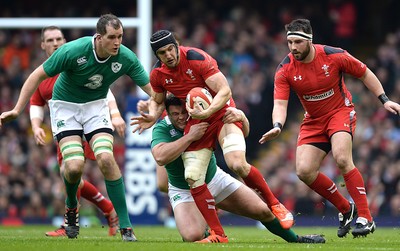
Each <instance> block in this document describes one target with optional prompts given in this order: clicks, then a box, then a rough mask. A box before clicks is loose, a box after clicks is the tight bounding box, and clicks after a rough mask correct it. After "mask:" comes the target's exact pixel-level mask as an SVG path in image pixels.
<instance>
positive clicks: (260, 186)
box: [243, 166, 279, 208]
mask: <svg viewBox="0 0 400 251" xmlns="http://www.w3.org/2000/svg"><path fill="white" fill-rule="evenodd" d="M243 181H244V183H246V185H247V186H248V187H250V188H252V189H254V190H255V191H256V192H257V193H258V194H260V195H261V197H262V198H263V199H264V201H265V202H266V203H267V205H268V207H269V208H271V206H273V205H276V204H279V200H278V199H277V198H276V197H275V195H274V194H273V193H272V191H271V189H269V186H268V184H267V182H266V181H265V179H264V177H263V176H262V174H261V173H260V171H258V169H257V168H255V167H254V166H251V167H250V172H249V174H248V175H247V177H246V178H243Z"/></svg>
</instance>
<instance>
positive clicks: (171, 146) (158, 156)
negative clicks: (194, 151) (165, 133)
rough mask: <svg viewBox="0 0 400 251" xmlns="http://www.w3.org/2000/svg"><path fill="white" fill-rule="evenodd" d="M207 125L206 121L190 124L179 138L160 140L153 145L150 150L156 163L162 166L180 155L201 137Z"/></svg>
mask: <svg viewBox="0 0 400 251" xmlns="http://www.w3.org/2000/svg"><path fill="white" fill-rule="evenodd" d="M208 126H209V124H208V123H206V122H201V123H199V124H196V125H193V126H191V127H190V130H189V132H188V133H187V134H185V135H184V136H183V137H181V138H180V139H178V140H176V141H172V142H162V143H159V144H157V145H155V146H154V147H153V148H152V149H151V152H152V154H153V156H154V159H155V160H156V162H157V164H158V165H160V166H164V165H166V164H168V163H170V162H172V161H174V160H175V159H177V158H178V157H180V156H181V154H182V153H183V152H184V151H185V150H186V148H188V147H189V145H190V144H191V143H192V142H194V141H196V140H199V139H200V138H201V137H203V135H204V133H205V132H206V130H207V128H208Z"/></svg>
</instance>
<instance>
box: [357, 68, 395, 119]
mask: <svg viewBox="0 0 400 251" xmlns="http://www.w3.org/2000/svg"><path fill="white" fill-rule="evenodd" d="M360 80H361V81H362V82H363V83H364V85H365V86H366V87H367V88H368V89H369V90H370V91H371V92H372V93H373V94H374V95H375V96H376V97H378V98H379V100H380V101H381V102H382V104H383V105H384V107H385V109H386V110H388V111H389V112H391V113H394V114H397V115H400V105H399V104H398V103H396V102H393V101H391V100H389V98H388V97H387V96H386V94H385V91H384V89H383V86H382V84H381V82H380V81H379V79H378V78H377V77H376V75H375V74H374V73H373V72H372V71H371V70H370V69H368V68H367V70H366V71H365V73H364V75H363V76H362V77H361V78H360Z"/></svg>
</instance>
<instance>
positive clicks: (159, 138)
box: [151, 121, 173, 148]
mask: <svg viewBox="0 0 400 251" xmlns="http://www.w3.org/2000/svg"><path fill="white" fill-rule="evenodd" d="M172 141H173V139H172V137H171V136H170V133H169V128H168V127H167V126H166V124H165V123H163V121H161V122H159V123H157V124H156V125H155V126H154V128H153V132H152V140H151V148H153V147H155V146H156V145H158V144H160V143H168V142H172Z"/></svg>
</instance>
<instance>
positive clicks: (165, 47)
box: [150, 30, 179, 67]
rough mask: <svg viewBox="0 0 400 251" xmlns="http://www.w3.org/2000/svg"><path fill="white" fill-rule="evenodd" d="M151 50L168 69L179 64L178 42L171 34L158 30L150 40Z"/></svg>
mask: <svg viewBox="0 0 400 251" xmlns="http://www.w3.org/2000/svg"><path fill="white" fill-rule="evenodd" d="M150 45H151V49H152V50H153V52H154V54H155V55H156V57H157V58H158V59H159V60H160V61H161V62H163V63H164V64H166V65H167V66H168V67H175V66H176V65H177V64H178V62H179V50H178V42H177V41H176V39H175V37H174V35H173V34H172V32H170V31H168V30H159V31H157V32H155V33H154V34H153V35H152V36H151V38H150Z"/></svg>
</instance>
